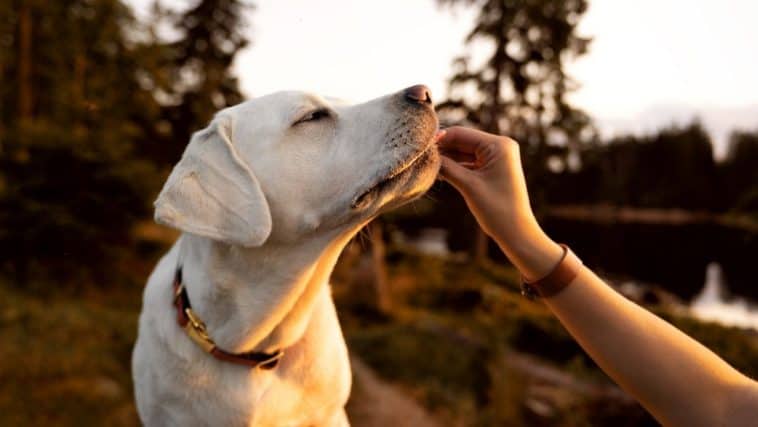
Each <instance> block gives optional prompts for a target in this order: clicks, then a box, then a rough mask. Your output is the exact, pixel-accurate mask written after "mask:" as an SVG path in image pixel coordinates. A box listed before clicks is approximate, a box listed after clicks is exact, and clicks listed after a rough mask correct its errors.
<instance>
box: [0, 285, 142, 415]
mask: <svg viewBox="0 0 758 427" xmlns="http://www.w3.org/2000/svg"><path fill="white" fill-rule="evenodd" d="M85 296H86V298H79V297H74V296H71V295H68V296H61V295H55V293H54V292H52V293H51V294H49V295H45V296H42V295H31V294H26V293H24V292H20V291H14V290H11V289H10V288H9V287H8V286H5V284H3V286H0V301H3V304H2V306H0V307H1V308H0V336H2V337H3V345H2V347H0V425H3V426H15V425H43V424H48V425H70V426H74V425H79V426H80V425H114V426H129V425H137V417H136V411H135V409H134V403H133V399H132V384H131V374H130V357H131V348H132V345H133V342H134V339H135V335H136V328H137V314H138V312H139V297H138V292H133V293H131V294H129V293H126V294H116V295H114V294H109V295H104V294H102V293H97V294H94V293H88V294H87V295H85Z"/></svg>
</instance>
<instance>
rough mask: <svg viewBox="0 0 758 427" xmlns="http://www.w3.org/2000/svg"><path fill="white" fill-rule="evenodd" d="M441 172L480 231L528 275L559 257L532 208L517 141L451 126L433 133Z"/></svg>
mask: <svg viewBox="0 0 758 427" xmlns="http://www.w3.org/2000/svg"><path fill="white" fill-rule="evenodd" d="M438 145H439V149H440V153H441V154H442V168H441V171H440V172H441V176H442V178H443V179H444V180H446V181H448V182H449V183H450V184H451V185H453V187H455V189H456V190H458V192H459V193H461V195H462V196H463V198H464V200H465V201H466V204H467V205H468V207H469V209H470V210H471V212H472V213H473V214H474V217H475V218H476V220H477V222H479V225H480V226H481V227H482V229H483V230H484V232H485V233H487V234H488V235H489V236H490V237H492V238H493V239H494V240H495V241H496V242H497V243H498V245H499V246H500V247H501V248H502V249H503V251H504V252H505V253H506V255H507V256H508V257H509V258H510V259H511V261H512V262H513V263H514V264H515V265H516V266H517V267H518V268H519V269H520V270H521V272H522V273H523V274H524V275H525V276H526V277H527V278H529V279H535V278H540V277H542V276H543V275H544V274H546V273H547V272H549V271H550V270H551V269H552V267H553V266H554V264H555V262H556V261H557V260H558V259H560V257H561V255H562V249H561V248H560V246H558V245H557V244H555V243H554V242H552V241H551V240H550V239H549V238H547V236H546V235H545V233H544V232H543V231H542V229H541V228H540V227H539V224H538V223H537V220H536V219H535V217H534V214H533V213H532V208H531V206H530V204H529V194H528V192H527V189H526V180H525V178H524V173H523V170H522V167H521V156H520V150H519V145H518V143H517V142H516V141H514V140H512V139H510V138H508V137H505V136H498V135H493V134H489V133H486V132H482V131H478V130H474V129H470V128H465V127H459V126H456V127H451V128H448V129H446V130H444V131H443V132H442V133H441V134H440V135H439V137H438Z"/></svg>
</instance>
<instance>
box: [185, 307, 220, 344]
mask: <svg viewBox="0 0 758 427" xmlns="http://www.w3.org/2000/svg"><path fill="white" fill-rule="evenodd" d="M184 313H185V314H186V315H187V319H189V322H187V324H186V325H184V330H185V331H186V332H187V335H189V337H190V338H191V339H192V341H194V342H195V343H197V345H199V346H200V347H201V348H202V349H203V350H205V352H206V353H210V352H212V351H213V349H214V348H216V343H215V342H213V340H212V339H211V337H210V336H209V335H208V330H207V329H206V327H205V323H203V321H202V320H200V318H199V317H197V315H196V314H195V312H194V311H192V309H191V308H186V307H185V309H184Z"/></svg>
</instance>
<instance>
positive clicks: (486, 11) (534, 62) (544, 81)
mask: <svg viewBox="0 0 758 427" xmlns="http://www.w3.org/2000/svg"><path fill="white" fill-rule="evenodd" d="M440 3H442V4H456V3H467V4H469V5H472V6H475V7H476V8H477V9H478V11H479V14H478V16H477V18H476V23H475V26H474V28H473V29H472V30H471V32H470V33H469V35H468V37H467V39H466V43H467V44H468V45H473V44H474V43H479V44H480V45H484V46H487V47H488V48H489V49H490V51H489V53H488V57H487V58H486V59H485V60H484V61H482V63H481V64H478V63H477V58H473V57H472V56H471V55H470V54H467V55H464V56H461V57H459V58H457V59H456V60H455V63H454V69H455V74H454V75H453V76H452V77H451V79H450V91H451V97H450V100H448V101H446V102H444V103H443V104H441V105H440V109H441V110H442V111H443V112H445V111H446V110H449V111H452V113H453V114H454V115H457V116H458V117H461V116H462V117H463V118H465V119H466V120H467V121H468V122H471V123H474V124H476V125H478V126H479V127H481V128H482V129H484V130H486V131H489V132H493V133H507V134H508V135H510V136H512V137H514V138H516V139H517V140H518V141H520V142H522V143H524V144H526V146H527V147H528V154H529V156H528V158H534V159H535V163H534V164H535V165H536V166H537V167H538V168H539V170H540V171H541V170H542V169H543V168H544V167H545V166H546V165H545V161H546V159H547V156H548V154H550V151H551V150H550V147H548V145H547V144H548V142H556V143H562V144H564V145H565V144H571V145H576V144H577V143H579V142H580V139H581V138H582V137H586V132H587V131H588V130H589V125H590V120H589V118H588V117H587V116H586V115H585V114H584V113H583V112H582V111H580V110H578V109H577V108H575V107H572V106H571V105H570V104H569V103H568V101H567V99H566V95H567V94H568V93H569V92H570V91H571V90H572V89H574V86H575V85H574V84H573V82H572V81H571V78H570V77H569V76H568V75H566V73H565V71H564V63H565V61H566V60H568V59H570V58H575V57H578V56H581V55H583V54H584V53H586V52H587V47H588V45H589V42H590V40H589V39H588V38H584V37H580V36H578V35H577V34H576V26H577V24H578V22H579V19H580V17H581V16H582V15H583V14H584V12H585V11H586V10H587V2H586V1H585V0H562V1H554V0H541V1H532V0H463V1H462V0H440ZM552 151H556V149H553V150H552ZM558 151H560V150H558Z"/></svg>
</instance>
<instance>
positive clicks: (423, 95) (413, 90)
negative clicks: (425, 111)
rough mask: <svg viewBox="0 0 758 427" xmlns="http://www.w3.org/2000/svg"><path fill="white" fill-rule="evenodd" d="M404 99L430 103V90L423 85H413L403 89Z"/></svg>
mask: <svg viewBox="0 0 758 427" xmlns="http://www.w3.org/2000/svg"><path fill="white" fill-rule="evenodd" d="M403 96H404V97H405V99H406V100H408V101H410V102H414V103H418V104H431V103H432V92H431V91H430V90H429V88H428V87H426V86H424V85H415V86H411V87H409V88H406V89H405V90H404V91H403Z"/></svg>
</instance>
